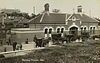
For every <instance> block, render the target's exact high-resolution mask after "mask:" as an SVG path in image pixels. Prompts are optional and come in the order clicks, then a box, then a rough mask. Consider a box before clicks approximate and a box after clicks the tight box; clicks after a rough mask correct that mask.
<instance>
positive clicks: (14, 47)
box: [13, 41, 17, 51]
mask: <svg viewBox="0 0 100 63" xmlns="http://www.w3.org/2000/svg"><path fill="white" fill-rule="evenodd" d="M16 45H17V42H16V41H14V42H13V51H15V50H16Z"/></svg>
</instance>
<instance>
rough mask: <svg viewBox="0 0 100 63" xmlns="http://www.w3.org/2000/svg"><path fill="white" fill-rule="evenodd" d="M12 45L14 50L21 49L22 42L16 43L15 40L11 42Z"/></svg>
mask: <svg viewBox="0 0 100 63" xmlns="http://www.w3.org/2000/svg"><path fill="white" fill-rule="evenodd" d="M12 46H13V51H15V50H22V44H21V43H20V44H17V42H16V41H14V42H13V44H12Z"/></svg>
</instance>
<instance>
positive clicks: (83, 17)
mask: <svg viewBox="0 0 100 63" xmlns="http://www.w3.org/2000/svg"><path fill="white" fill-rule="evenodd" d="M71 16H75V17H76V18H77V19H79V20H80V21H82V22H98V21H97V20H96V19H94V18H92V17H89V16H87V15H85V14H72V15H71V14H68V15H67V18H68V17H70V18H71Z"/></svg>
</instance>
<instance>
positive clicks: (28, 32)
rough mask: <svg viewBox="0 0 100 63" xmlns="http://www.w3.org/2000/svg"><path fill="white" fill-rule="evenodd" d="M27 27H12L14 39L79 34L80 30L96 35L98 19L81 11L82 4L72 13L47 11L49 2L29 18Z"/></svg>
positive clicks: (21, 39)
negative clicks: (38, 12) (42, 10)
mask: <svg viewBox="0 0 100 63" xmlns="http://www.w3.org/2000/svg"><path fill="white" fill-rule="evenodd" d="M28 24H29V28H19V29H12V33H14V34H15V35H14V37H15V38H16V41H19V42H20V41H22V42H23V41H25V39H27V38H28V39H29V41H33V37H34V35H36V36H37V37H38V38H43V37H52V34H61V36H62V37H64V35H67V34H74V35H81V32H84V31H85V32H88V33H89V34H90V35H96V34H98V33H99V31H98V21H97V20H96V19H94V18H92V17H90V16H88V15H86V14H84V13H83V8H82V6H77V12H76V13H72V14H67V13H59V12H53V13H51V12H49V4H48V3H47V4H45V5H44V12H42V13H40V14H39V15H38V16H36V17H35V18H33V19H31V20H29V23H28Z"/></svg>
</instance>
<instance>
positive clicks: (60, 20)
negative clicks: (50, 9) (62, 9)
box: [30, 13, 66, 24]
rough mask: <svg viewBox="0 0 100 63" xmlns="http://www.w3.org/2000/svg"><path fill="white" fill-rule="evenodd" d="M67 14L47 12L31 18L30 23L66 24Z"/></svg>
mask: <svg viewBox="0 0 100 63" xmlns="http://www.w3.org/2000/svg"><path fill="white" fill-rule="evenodd" d="M65 19H66V14H62V13H45V14H40V15H39V16H37V17H36V18H33V19H32V20H30V23H38V24H39V23H43V24H56V23H57V24H65Z"/></svg>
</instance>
